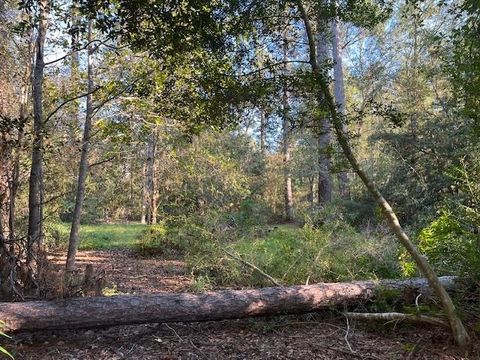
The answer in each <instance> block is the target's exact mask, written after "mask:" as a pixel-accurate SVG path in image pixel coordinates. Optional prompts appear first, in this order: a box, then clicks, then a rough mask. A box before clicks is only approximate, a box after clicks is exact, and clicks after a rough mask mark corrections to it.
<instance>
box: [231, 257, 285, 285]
mask: <svg viewBox="0 0 480 360" xmlns="http://www.w3.org/2000/svg"><path fill="white" fill-rule="evenodd" d="M222 250H223V252H225V254H227V255H228V256H230V257H231V258H233V259H235V260H237V261H239V262H241V263H242V264H244V265H246V266H248V267H249V268H252V269H253V270H255V271H257V272H258V273H259V274H260V275H262V276H263V277H264V278H266V279H268V280H269V281H270V282H271V283H272V284H274V285H275V286H280V287H282V286H283V285H282V284H280V283H279V282H278V281H277V280H275V279H274V278H273V277H271V276H270V275H268V274H267V273H266V272H264V271H263V270H262V269H260V268H258V267H257V266H255V265H254V264H252V263H249V262H248V261H246V260H243V259H242V258H241V257H240V256H237V255H235V254H232V253H231V252H229V251H227V250H225V249H222Z"/></svg>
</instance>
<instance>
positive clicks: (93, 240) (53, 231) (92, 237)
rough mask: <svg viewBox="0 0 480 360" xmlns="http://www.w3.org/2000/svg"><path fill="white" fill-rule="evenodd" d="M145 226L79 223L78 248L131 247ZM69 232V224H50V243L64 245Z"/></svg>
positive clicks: (58, 245) (135, 243) (135, 244)
mask: <svg viewBox="0 0 480 360" xmlns="http://www.w3.org/2000/svg"><path fill="white" fill-rule="evenodd" d="M146 228H147V225H143V224H96V225H81V227H80V239H81V243H80V250H112V249H133V248H135V247H136V246H137V242H138V239H139V238H140V237H141V234H142V231H143V230H145V229H146ZM69 233H70V224H67V223H59V224H53V225H51V227H50V229H49V232H48V235H49V238H50V239H51V241H52V242H53V243H54V244H52V245H54V246H57V247H65V246H66V244H67V243H68V236H69Z"/></svg>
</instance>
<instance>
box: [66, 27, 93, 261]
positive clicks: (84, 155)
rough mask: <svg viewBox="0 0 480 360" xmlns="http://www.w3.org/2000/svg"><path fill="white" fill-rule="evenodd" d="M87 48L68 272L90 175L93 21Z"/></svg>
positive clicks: (75, 248)
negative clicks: (80, 137)
mask: <svg viewBox="0 0 480 360" xmlns="http://www.w3.org/2000/svg"><path fill="white" fill-rule="evenodd" d="M87 41H88V42H89V45H88V47H87V54H88V55H87V93H88V95H87V108H86V114H85V124H84V127H83V143H82V152H81V155H80V163H79V165H78V181H77V195H76V197H75V208H74V210H73V217H72V227H71V228H70V238H69V242H68V254H67V263H66V267H67V270H73V269H74V267H75V257H76V255H77V249H78V246H79V244H80V238H79V230H80V220H81V217H82V206H83V200H84V198H85V185H86V181H87V175H88V152H89V148H90V132H91V129H92V117H93V96H92V91H93V86H94V84H93V76H94V74H93V52H94V45H93V44H92V20H89V22H88V40H87Z"/></svg>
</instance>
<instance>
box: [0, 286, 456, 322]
mask: <svg viewBox="0 0 480 360" xmlns="http://www.w3.org/2000/svg"><path fill="white" fill-rule="evenodd" d="M440 280H441V281H442V283H443V284H444V285H445V286H448V287H453V286H454V278H453V277H445V278H441V279H440ZM385 289H392V290H398V291H399V296H402V292H403V293H404V294H405V295H407V294H408V296H410V297H411V296H412V295H413V296H415V295H416V293H422V294H428V293H429V288H428V283H427V281H426V280H425V279H410V280H403V281H401V280H397V281H395V280H382V281H358V282H350V283H320V284H315V285H303V286H291V287H271V288H263V289H254V290H222V291H212V292H206V293H202V294H189V293H178V294H175V293H173V294H168V293H163V294H150V295H123V296H110V297H84V298H70V299H63V300H55V301H31V302H24V303H1V304H0V319H2V320H3V321H4V322H5V328H4V331H19V330H22V331H27V330H29V331H34V330H48V329H73V328H88V327H97V326H111V325H125V324H141V323H163V322H177V321H184V322H187V321H207V320H223V319H237V318H246V317H254V316H263V315H275V314H288V313H292V314H293V313H306V312H312V311H317V310H321V309H326V308H329V307H331V306H343V305H347V304H355V303H359V302H362V301H367V300H371V299H373V298H374V297H375V294H376V292H377V290H379V291H384V290H385ZM413 299H414V297H413Z"/></svg>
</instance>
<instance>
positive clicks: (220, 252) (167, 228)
mask: <svg viewBox="0 0 480 360" xmlns="http://www.w3.org/2000/svg"><path fill="white" fill-rule="evenodd" d="M232 218H234V217H232V216H230V217H228V216H223V217H217V216H214V217H209V216H203V217H188V218H186V217H184V218H174V219H170V220H167V221H165V222H163V223H161V224H158V225H155V226H151V227H149V228H148V229H146V230H144V231H143V234H142V237H141V238H140V239H139V242H138V245H137V250H138V251H139V252H140V253H142V254H153V253H161V254H163V255H167V256H181V257H184V258H185V262H186V266H187V269H188V271H189V272H190V274H191V275H192V276H193V279H194V280H193V285H192V286H193V290H195V291H198V290H200V289H201V288H205V289H208V288H210V287H212V286H220V287H227V286H228V287H257V286H270V285H272V282H271V281H270V280H268V279H267V278H266V277H265V276H263V275H261V274H260V272H259V271H257V270H256V269H254V268H253V267H252V266H249V265H247V264H246V263H249V264H252V265H254V266H256V267H258V268H259V269H261V270H262V271H263V272H265V273H267V274H268V275H270V276H272V277H273V278H274V279H276V280H277V281H278V282H280V283H281V284H284V285H291V284H305V283H314V282H320V281H347V280H354V279H372V278H394V277H398V276H400V267H399V263H398V248H397V246H396V243H395V242H394V240H393V239H392V238H391V237H389V236H385V235H383V234H380V233H374V232H369V233H359V232H358V231H356V230H355V229H353V228H352V227H350V226H348V225H345V224H344V223H343V222H329V223H327V224H324V225H322V226H321V227H319V228H315V227H314V226H313V225H312V224H309V223H307V224H305V225H304V226H298V225H294V224H281V225H259V224H255V223H254V222H253V224H252V222H249V223H248V224H247V225H244V224H238V222H235V221H232ZM231 254H233V255H234V256H231ZM238 258H240V259H242V261H240V260H239V259H238Z"/></svg>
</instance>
